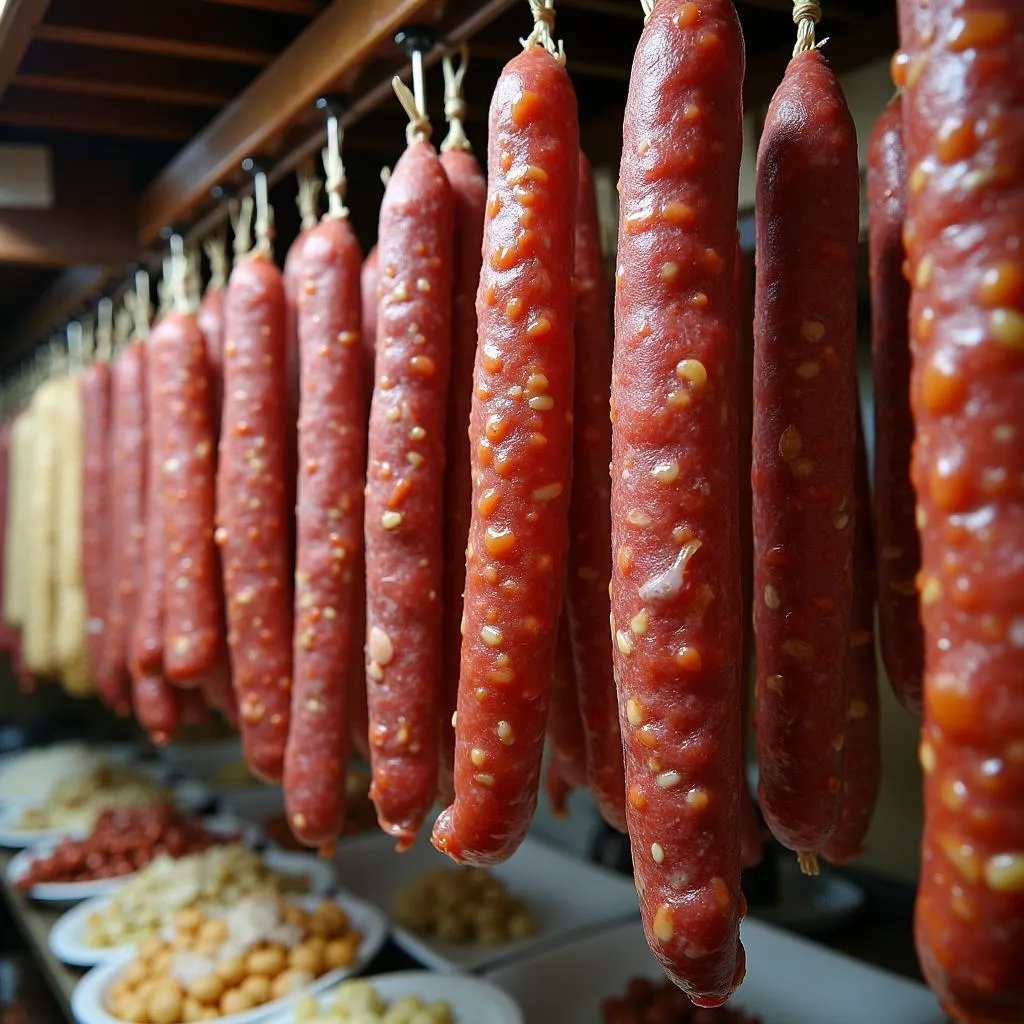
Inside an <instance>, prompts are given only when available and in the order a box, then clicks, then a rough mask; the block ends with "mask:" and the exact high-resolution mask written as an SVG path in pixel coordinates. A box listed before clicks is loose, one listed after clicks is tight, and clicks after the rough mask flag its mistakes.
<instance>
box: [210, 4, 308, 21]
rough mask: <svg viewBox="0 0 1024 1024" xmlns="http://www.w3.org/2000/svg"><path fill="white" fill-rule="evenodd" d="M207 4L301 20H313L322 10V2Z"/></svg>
mask: <svg viewBox="0 0 1024 1024" xmlns="http://www.w3.org/2000/svg"><path fill="white" fill-rule="evenodd" d="M206 2H207V3H209V4H224V5H225V6H228V7H248V8H250V9H251V10H254V11H273V12H274V13H275V14H295V15H298V16H299V17H302V18H315V17H316V16H317V15H318V14H319V13H320V11H321V9H322V8H323V2H322V0H206Z"/></svg>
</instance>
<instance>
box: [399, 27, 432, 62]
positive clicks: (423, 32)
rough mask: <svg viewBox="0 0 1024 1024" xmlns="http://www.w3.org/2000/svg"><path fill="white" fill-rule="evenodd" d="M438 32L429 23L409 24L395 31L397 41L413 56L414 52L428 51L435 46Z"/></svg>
mask: <svg viewBox="0 0 1024 1024" xmlns="http://www.w3.org/2000/svg"><path fill="white" fill-rule="evenodd" d="M436 40H437V34H436V33H435V32H434V30H433V29H432V28H431V27H430V26H429V25H407V26H406V27H405V28H400V29H399V30H398V31H397V32H396V33H395V43H396V44H397V45H398V46H400V47H402V49H403V50H405V52H406V53H407V54H408V55H409V57H410V58H411V57H412V55H413V54H414V53H427V52H428V51H429V50H431V49H432V48H433V46H434V43H435V42H436Z"/></svg>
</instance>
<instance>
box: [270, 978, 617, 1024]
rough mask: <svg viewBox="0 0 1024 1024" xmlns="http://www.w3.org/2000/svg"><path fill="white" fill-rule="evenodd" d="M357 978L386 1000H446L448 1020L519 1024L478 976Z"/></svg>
mask: <svg viewBox="0 0 1024 1024" xmlns="http://www.w3.org/2000/svg"><path fill="white" fill-rule="evenodd" d="M361 980H363V981H368V982H370V984H371V985H373V987H374V988H375V989H376V990H377V994H378V995H379V996H380V997H381V998H382V999H383V1000H384V1001H385V1002H386V1003H389V1004H390V1003H394V1002H397V1000H399V999H403V998H404V997H405V996H419V997H420V998H421V999H422V1000H423V1001H424V1002H425V1003H428V1004H429V1003H436V1002H444V1003H447V1004H448V1006H449V1007H450V1008H451V1012H452V1024H523V1014H522V1011H521V1010H520V1009H519V1007H518V1006H516V1004H515V1001H514V1000H513V999H512V997H511V996H509V995H508V993H506V992H502V990H501V989H500V988H498V987H497V985H491V984H490V983H489V982H486V981H481V980H480V979H479V978H469V977H452V976H451V975H450V974H449V975H442V974H432V973H431V972H430V971H398V972H396V973H395V974H377V975H374V976H373V977H369V978H363V979H361ZM336 987H337V986H335V988H336ZM333 1000H334V989H331V990H330V991H328V992H324V993H323V994H322V995H321V996H320V998H319V999H318V1000H317V1001H318V1002H319V1003H320V1006H321V1008H322V1009H326V1008H327V1007H328V1006H330V1005H331V1003H332V1002H333ZM294 1020H295V1016H294V1014H293V1012H292V1011H291V1010H284V1011H282V1012H281V1013H275V1014H274V1015H273V1016H272V1017H268V1018H267V1019H266V1022H265V1024H294ZM595 1024H597V1022H595Z"/></svg>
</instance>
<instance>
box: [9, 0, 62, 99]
mask: <svg viewBox="0 0 1024 1024" xmlns="http://www.w3.org/2000/svg"><path fill="white" fill-rule="evenodd" d="M49 6H50V0H7V7H6V8H3V7H2V5H0V99H2V98H3V95H4V92H6V90H7V86H8V85H10V84H11V79H12V78H13V77H14V75H15V73H16V72H17V70H18V66H19V65H20V64H21V59H22V57H24V56H25V51H26V50H27V49H28V45H29V43H30V42H32V34H33V33H34V32H35V30H36V26H37V25H38V24H39V22H41V21H42V20H43V16H44V15H45V14H46V9H47V8H48V7H49Z"/></svg>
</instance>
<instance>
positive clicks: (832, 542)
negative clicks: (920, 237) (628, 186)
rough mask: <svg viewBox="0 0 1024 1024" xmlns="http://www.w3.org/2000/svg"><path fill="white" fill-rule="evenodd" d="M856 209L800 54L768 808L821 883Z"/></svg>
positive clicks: (769, 433)
mask: <svg viewBox="0 0 1024 1024" xmlns="http://www.w3.org/2000/svg"><path fill="white" fill-rule="evenodd" d="M858 211H859V181H858V171H857V138H856V129H855V128H854V124H853V118H852V117H851V116H850V111H849V109H848V108H847V106H846V101H845V100H844V98H843V94H842V91H841V89H840V87H839V83H838V81H837V80H836V78H835V76H834V75H833V74H832V72H831V70H830V69H829V67H828V64H827V62H826V60H825V57H824V56H823V55H822V53H821V52H820V51H819V50H811V51H809V52H805V53H800V54H798V55H797V56H796V57H794V58H793V59H792V60H791V61H790V62H789V66H788V68H787V69H786V75H785V78H784V79H783V80H782V83H781V85H780V86H779V88H778V89H777V90H776V92H775V95H774V97H773V98H772V103H771V106H770V107H769V109H768V117H767V120H766V122H765V129H764V134H763V135H762V137H761V144H760V147H759V149H758V163H757V287H756V296H755V310H756V320H755V323H756V327H755V343H754V350H755V351H754V381H755V386H754V431H753V472H752V480H753V488H754V631H755V635H756V649H757V714H756V722H757V755H758V756H757V760H758V768H759V796H760V804H761V812H762V813H763V814H764V816H765V819H766V820H767V822H768V825H769V827H770V828H771V830H772V833H773V834H774V835H775V838H776V839H778V840H779V842H781V843H782V844H783V845H785V846H788V847H789V848H790V849H791V850H795V851H796V852H797V854H798V855H799V856H800V859H801V865H802V867H803V868H804V870H805V871H809V872H813V871H815V870H816V867H815V863H816V862H815V860H814V854H815V853H817V852H818V851H819V850H821V849H822V848H823V846H824V845H825V843H827V842H828V839H829V837H830V836H831V835H832V833H833V832H834V831H835V830H836V827H837V826H838V824H839V816H840V813H841V809H842V791H841V780H842V770H843V744H844V742H845V735H846V697H845V690H844V683H843V668H844V665H845V663H846V652H847V647H848V640H849V635H850V608H851V600H852V576H851V569H852V551H853V502H854V496H853V463H854V447H855V440H854V439H855V429H854V428H855V422H856V401H857V394H856V392H857V380H856V345H857V327H856V317H857V218H858Z"/></svg>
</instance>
